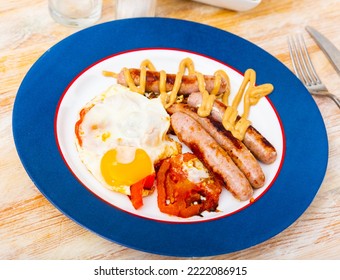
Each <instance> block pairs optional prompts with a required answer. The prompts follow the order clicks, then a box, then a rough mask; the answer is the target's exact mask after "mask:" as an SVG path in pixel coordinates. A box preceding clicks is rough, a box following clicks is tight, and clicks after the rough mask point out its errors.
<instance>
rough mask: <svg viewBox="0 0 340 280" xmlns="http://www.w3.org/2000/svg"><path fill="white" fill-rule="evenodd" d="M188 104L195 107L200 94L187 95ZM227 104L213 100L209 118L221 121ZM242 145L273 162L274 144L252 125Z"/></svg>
mask: <svg viewBox="0 0 340 280" xmlns="http://www.w3.org/2000/svg"><path fill="white" fill-rule="evenodd" d="M187 102H188V105H189V106H190V107H192V108H197V107H199V106H200V104H201V103H202V94H201V93H200V92H195V93H192V94H190V95H189V97H188V101H187ZM226 108H227V106H226V105H224V104H223V103H222V102H220V101H218V100H215V102H214V105H213V109H212V111H211V114H210V116H211V118H212V119H214V120H215V121H217V122H222V118H223V115H224V112H225V110H226ZM243 143H244V145H246V147H247V148H248V149H249V150H250V151H251V152H252V154H253V155H254V156H255V157H256V158H257V159H258V160H260V161H261V162H263V163H265V164H270V163H273V162H274V161H275V160H276V157H277V152H276V150H275V148H274V146H273V145H272V144H271V143H270V142H269V141H268V140H267V139H266V138H265V137H264V136H263V135H262V134H261V133H260V132H258V131H257V130H256V129H255V128H254V127H253V126H249V127H248V129H247V131H246V134H245V135H244V139H243Z"/></svg>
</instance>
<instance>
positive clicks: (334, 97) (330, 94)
mask: <svg viewBox="0 0 340 280" xmlns="http://www.w3.org/2000/svg"><path fill="white" fill-rule="evenodd" d="M312 94H313V95H316V96H326V97H329V98H331V99H332V100H333V101H334V103H335V104H336V105H337V106H338V108H339V109H340V99H339V98H337V97H336V96H335V95H334V94H332V93H330V92H323V93H321V92H312Z"/></svg>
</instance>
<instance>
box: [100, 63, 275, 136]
mask: <svg viewBox="0 0 340 280" xmlns="http://www.w3.org/2000/svg"><path fill="white" fill-rule="evenodd" d="M148 69H149V70H151V71H156V68H155V66H154V65H153V64H152V62H151V61H150V60H148V59H146V60H144V61H143V62H142V63H141V65H140V76H139V79H140V81H139V86H136V85H135V83H134V80H133V78H132V77H131V73H130V71H129V69H127V68H125V67H124V68H123V69H122V71H123V74H124V77H125V81H126V83H127V85H128V87H129V88H130V89H131V90H132V91H134V92H137V93H140V94H144V93H145V86H146V71H147V70H148ZM186 72H188V75H195V76H196V78H197V82H198V88H199V91H200V92H201V94H202V102H201V105H200V106H199V108H198V110H197V114H198V115H199V116H200V117H207V116H209V115H210V113H211V110H212V108H213V104H214V101H215V100H216V98H217V97H221V99H222V102H223V103H224V104H225V105H226V106H227V109H226V111H225V113H224V115H223V117H222V124H223V126H224V128H225V129H227V130H229V131H230V132H231V133H232V134H233V136H234V137H236V138H237V139H239V140H243V138H244V135H245V133H246V130H247V128H248V127H249V125H250V124H251V122H250V121H249V120H248V119H247V118H248V116H249V112H250V107H251V106H254V105H256V104H257V103H258V101H259V100H260V99H261V98H262V97H264V96H266V95H268V94H270V93H271V92H272V91H273V89H274V87H273V85H271V84H263V85H260V86H255V84H256V72H255V71H254V70H253V69H248V70H247V71H246V72H245V74H244V78H243V81H242V84H241V86H240V88H239V90H238V92H237V94H236V96H235V97H234V99H233V101H232V104H231V105H229V101H228V99H229V95H230V81H229V77H228V75H227V73H226V72H224V71H223V70H218V71H216V72H215V73H214V77H215V80H214V86H213V90H212V91H211V92H210V94H209V92H208V91H207V90H206V86H205V80H204V76H203V74H202V73H200V72H197V71H196V70H195V66H194V63H193V61H192V60H191V59H190V58H185V59H183V60H182V61H181V62H180V65H179V67H178V72H177V74H176V78H175V82H174V85H173V88H172V90H171V91H170V92H167V91H166V72H165V71H164V70H161V71H160V77H159V91H160V99H161V101H162V104H163V106H164V108H165V109H167V108H169V107H170V106H171V105H172V104H174V103H175V102H176V100H177V98H178V92H179V89H180V87H181V84H182V79H183V76H184V75H185V73H186ZM103 75H104V76H107V77H114V78H117V77H118V74H116V73H114V72H109V71H103ZM222 78H223V79H224V80H225V81H226V83H227V86H226V91H225V92H223V93H222V94H220V95H218V93H219V90H220V87H221V82H222ZM242 97H243V99H244V100H243V103H244V104H243V107H244V108H243V114H242V115H241V117H240V118H239V119H238V120H237V117H238V111H237V109H238V107H239V105H240V102H241V100H242Z"/></svg>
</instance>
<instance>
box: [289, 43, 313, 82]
mask: <svg viewBox="0 0 340 280" xmlns="http://www.w3.org/2000/svg"><path fill="white" fill-rule="evenodd" d="M288 45H289V54H290V57H291V60H292V64H293V69H294V72H295V75H296V76H297V77H298V78H299V79H300V80H301V81H302V82H303V83H304V84H309V81H308V79H307V77H306V75H305V70H304V69H303V65H302V63H301V61H302V60H303V59H302V58H301V53H300V52H299V51H298V49H299V47H298V45H297V40H296V38H294V36H290V37H289V40H288Z"/></svg>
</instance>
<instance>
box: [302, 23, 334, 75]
mask: <svg viewBox="0 0 340 280" xmlns="http://www.w3.org/2000/svg"><path fill="white" fill-rule="evenodd" d="M306 30H307V32H308V33H309V34H310V35H311V37H312V38H313V39H314V41H315V42H316V43H317V44H318V46H319V47H320V49H321V50H322V51H323V52H324V53H325V54H326V56H327V58H328V59H329V61H330V62H331V63H332V65H333V67H334V68H335V70H336V72H337V73H338V74H339V75H340V51H339V50H338V49H337V48H336V47H335V46H334V44H333V43H332V42H331V41H330V40H328V39H327V38H326V37H325V36H324V35H322V34H321V33H320V32H318V31H317V30H315V28H313V27H311V26H306Z"/></svg>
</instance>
